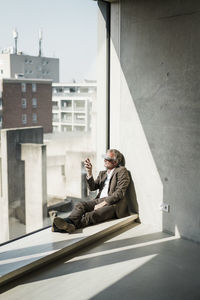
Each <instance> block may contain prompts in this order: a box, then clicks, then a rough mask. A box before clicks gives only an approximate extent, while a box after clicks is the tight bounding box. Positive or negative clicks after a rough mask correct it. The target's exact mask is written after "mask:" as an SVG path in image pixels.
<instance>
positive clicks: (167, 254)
mask: <svg viewBox="0 0 200 300" xmlns="http://www.w3.org/2000/svg"><path fill="white" fill-rule="evenodd" d="M118 233H119V235H113V237H112V238H111V239H105V240H104V241H103V242H101V243H98V244H97V245H96V247H91V248H90V249H87V250H85V251H82V252H81V253H80V254H79V255H78V256H77V257H74V258H72V259H71V260H69V261H66V260H65V259H63V260H61V261H59V262H56V263H55V264H54V265H52V266H48V267H46V268H45V269H43V270H39V271H37V272H34V273H32V274H31V275H28V276H26V278H24V279H20V280H18V281H16V282H15V283H13V285H10V286H7V290H6V289H4V293H3V294H2V295H1V296H0V299H3V300H9V299H17V300H18V299H26V298H27V295H28V297H29V298H30V299H33V300H34V299H41V298H43V299H49V300H51V299H52V300H54V299H59V300H60V299H69V300H73V299H84V300H85V299H103V300H105V299H124V300H125V299H130V300H132V299H134V300H147V299H148V300H171V299H176V300H179V299H180V300H185V299H192V300H199V299H200V290H199V284H200V279H199V272H200V256H199V251H200V245H198V244H195V243H193V242H189V241H186V240H182V239H180V238H177V237H175V236H170V235H168V234H165V233H162V232H158V231H157V230H155V229H154V228H151V227H149V226H146V225H138V226H136V227H134V228H132V226H130V227H129V230H127V231H119V232H118ZM2 292H3V290H2Z"/></svg>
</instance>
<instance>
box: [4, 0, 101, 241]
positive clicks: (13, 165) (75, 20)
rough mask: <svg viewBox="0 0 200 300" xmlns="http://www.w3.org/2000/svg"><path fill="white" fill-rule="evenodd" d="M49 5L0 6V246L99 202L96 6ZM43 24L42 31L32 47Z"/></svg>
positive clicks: (88, 1)
mask: <svg viewBox="0 0 200 300" xmlns="http://www.w3.org/2000/svg"><path fill="white" fill-rule="evenodd" d="M46 4H47V3H46V1H44V2H41V1H39V0H35V1H34V3H30V2H27V1H24V0H23V5H22V6H21V8H20V10H18V11H17V14H16V15H14V14H11V13H10V7H12V5H13V3H12V1H11V0H8V1H6V2H4V3H2V6H1V9H2V11H4V14H3V15H2V16H1V19H0V25H1V26H0V28H1V29H0V30H1V47H2V48H1V49H0V79H2V87H1V88H0V127H1V128H2V129H1V150H0V151H1V161H0V162H1V164H0V165H1V174H0V177H1V181H0V182H1V184H0V193H1V199H2V202H1V203H2V212H3V213H2V214H1V216H0V220H1V224H2V226H1V234H0V243H3V242H6V241H8V240H12V239H14V238H17V237H20V236H23V235H26V234H27V233H30V232H34V231H35V230H39V229H42V228H45V227H48V226H50V224H51V218H50V214H49V212H51V211H56V212H57V214H58V215H59V216H67V215H69V214H70V212H71V210H72V207H73V206H74V205H75V204H76V203H77V202H78V201H83V200H86V199H91V198H92V197H94V196H95V193H91V192H89V191H88V189H87V186H86V173H85V169H84V160H85V159H86V158H88V157H89V158H90V159H91V162H92V164H93V174H94V177H96V175H97V169H96V168H97V140H96V137H97V136H98V133H97V129H96V128H97V126H96V123H97V81H96V80H97V78H96V58H97V3H96V2H95V1H92V0H85V1H82V0H71V1H64V2H63V3H62V10H60V8H59V12H58V11H57V8H58V7H57V8H56V13H55V6H49V5H46ZM38 7H39V8H40V10H41V11H45V12H46V13H45V15H44V14H38ZM77 7H78V9H77ZM30 11H31V14H30ZM27 15H28V16H29V18H28V19H27V20H26V19H24V16H27ZM36 15H37V21H36V18H35V16H36ZM48 16H53V19H54V21H53V22H52V21H51V22H49V17H48ZM85 20H87V22H85ZM26 22H28V25H29V26H24V25H26ZM13 24H16V28H15V29H14V28H13V46H12V47H8V45H10V36H11V37H12V32H10V28H12V26H13ZM38 24H39V25H40V26H41V27H42V28H43V30H42V31H41V30H39V35H38V38H37V37H36V38H35V41H33V36H34V32H35V30H36V28H38ZM18 29H19V31H18ZM38 29H39V28H38ZM22 30H23V31H22ZM58 32H59V34H58ZM23 36H26V39H24V38H23ZM19 38H20V48H19V45H18V40H19ZM43 40H44V41H43ZM25 53H26V54H25ZM9 65H11V67H10V68H8V66H9Z"/></svg>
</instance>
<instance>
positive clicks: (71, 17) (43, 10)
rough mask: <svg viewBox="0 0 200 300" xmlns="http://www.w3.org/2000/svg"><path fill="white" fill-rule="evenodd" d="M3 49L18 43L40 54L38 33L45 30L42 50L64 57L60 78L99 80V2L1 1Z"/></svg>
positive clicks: (0, 46) (0, 39)
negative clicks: (16, 39)
mask: <svg viewBox="0 0 200 300" xmlns="http://www.w3.org/2000/svg"><path fill="white" fill-rule="evenodd" d="M0 7H1V14H0V51H1V50H2V49H3V48H7V47H10V46H14V40H13V35H12V32H13V29H14V28H17V31H18V37H19V38H18V51H22V52H23V53H26V54H28V55H38V32H39V29H40V28H41V29H42V31H43V41H42V53H43V55H44V56H48V57H56V58H59V59H60V81H61V82H71V81H72V80H73V79H74V80H76V81H77V82H81V81H83V79H92V80H95V79H96V57H97V3H96V2H95V1H93V0H57V1H55V0H0Z"/></svg>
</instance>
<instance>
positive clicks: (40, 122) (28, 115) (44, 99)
mask: <svg viewBox="0 0 200 300" xmlns="http://www.w3.org/2000/svg"><path fill="white" fill-rule="evenodd" d="M29 126H43V128H44V133H50V132H52V80H44V79H30V80H29V79H24V78H23V79H14V78H10V79H5V78H4V79H2V80H1V83H0V128H2V129H5V128H18V127H29Z"/></svg>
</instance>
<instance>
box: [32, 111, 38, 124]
mask: <svg viewBox="0 0 200 300" xmlns="http://www.w3.org/2000/svg"><path fill="white" fill-rule="evenodd" d="M32 121H33V123H37V114H36V113H33V115H32Z"/></svg>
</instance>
